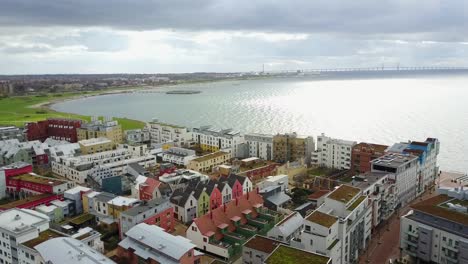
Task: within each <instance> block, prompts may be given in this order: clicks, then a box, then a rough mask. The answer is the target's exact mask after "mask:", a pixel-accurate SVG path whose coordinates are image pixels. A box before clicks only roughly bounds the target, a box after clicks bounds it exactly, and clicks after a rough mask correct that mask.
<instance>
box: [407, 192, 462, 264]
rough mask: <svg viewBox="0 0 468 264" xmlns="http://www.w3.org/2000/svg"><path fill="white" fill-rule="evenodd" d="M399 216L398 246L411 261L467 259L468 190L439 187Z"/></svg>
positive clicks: (456, 261)
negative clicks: (430, 195)
mask: <svg viewBox="0 0 468 264" xmlns="http://www.w3.org/2000/svg"><path fill="white" fill-rule="evenodd" d="M438 192H439V195H437V196H435V197H432V198H429V199H427V200H424V201H421V202H418V203H416V204H413V205H412V206H411V208H412V210H411V211H410V212H408V214H406V215H404V216H402V217H401V222H400V249H401V250H402V251H403V254H404V255H409V256H410V257H411V258H412V261H413V262H414V263H450V264H452V263H453V264H454V263H468V213H467V212H468V209H467V204H468V190H464V189H463V188H455V189H451V190H447V189H446V190H439V191H438Z"/></svg>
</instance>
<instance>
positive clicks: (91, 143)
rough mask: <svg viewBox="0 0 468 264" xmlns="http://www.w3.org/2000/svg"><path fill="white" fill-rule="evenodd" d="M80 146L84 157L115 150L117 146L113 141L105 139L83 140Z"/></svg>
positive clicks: (79, 142)
mask: <svg viewBox="0 0 468 264" xmlns="http://www.w3.org/2000/svg"><path fill="white" fill-rule="evenodd" d="M78 144H79V145H80V150H81V154H83V155H87V154H94V153H98V152H103V151H108V150H113V149H115V146H116V144H115V143H114V142H113V141H112V140H110V139H108V138H104V137H98V138H90V139H85V140H81V141H78Z"/></svg>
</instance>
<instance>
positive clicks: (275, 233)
mask: <svg viewBox="0 0 468 264" xmlns="http://www.w3.org/2000/svg"><path fill="white" fill-rule="evenodd" d="M303 224H304V218H302V216H301V214H300V213H298V212H294V213H292V214H290V215H288V216H286V217H285V218H284V219H283V220H282V221H281V222H279V223H278V224H276V225H275V226H274V227H273V228H272V229H270V231H268V233H267V236H268V237H269V238H271V239H275V240H278V241H280V242H282V243H285V244H290V243H291V240H293V239H297V238H299V237H300V235H301V232H302V226H303Z"/></svg>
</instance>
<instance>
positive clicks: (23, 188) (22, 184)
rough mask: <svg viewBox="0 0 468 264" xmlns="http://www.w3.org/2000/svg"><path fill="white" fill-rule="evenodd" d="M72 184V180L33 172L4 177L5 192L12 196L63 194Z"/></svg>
mask: <svg viewBox="0 0 468 264" xmlns="http://www.w3.org/2000/svg"><path fill="white" fill-rule="evenodd" d="M73 186H74V183H73V182H69V181H64V180H60V179H55V178H50V177H42V176H39V175H37V174H35V173H33V172H29V173H25V174H21V175H16V176H10V177H8V178H7V179H6V193H7V194H8V195H9V196H11V197H13V196H19V195H20V193H21V194H22V195H26V196H27V195H36V194H44V193H47V194H63V193H64V192H65V191H66V190H68V189H69V188H72V187H73Z"/></svg>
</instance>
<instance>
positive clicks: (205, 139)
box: [192, 126, 245, 157]
mask: <svg viewBox="0 0 468 264" xmlns="http://www.w3.org/2000/svg"><path fill="white" fill-rule="evenodd" d="M192 140H193V141H194V142H196V143H197V144H198V145H199V146H200V148H201V149H202V150H204V151H210V152H216V151H221V150H222V151H226V152H229V153H231V156H232V157H242V156H243V150H242V149H241V148H240V146H241V145H242V144H243V143H245V139H244V136H242V135H241V133H240V132H239V131H235V130H233V129H219V128H214V127H211V126H202V127H200V128H194V129H193V131H192Z"/></svg>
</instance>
